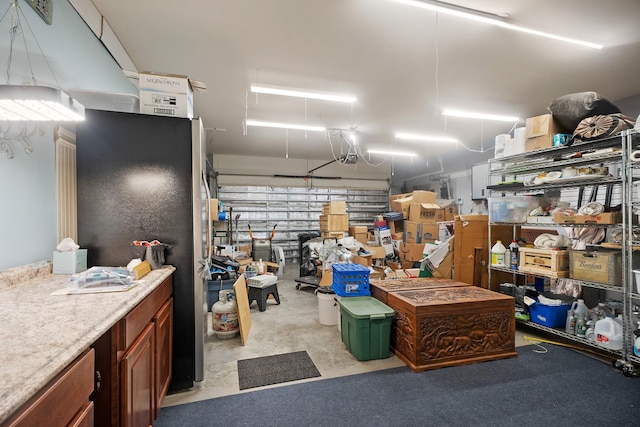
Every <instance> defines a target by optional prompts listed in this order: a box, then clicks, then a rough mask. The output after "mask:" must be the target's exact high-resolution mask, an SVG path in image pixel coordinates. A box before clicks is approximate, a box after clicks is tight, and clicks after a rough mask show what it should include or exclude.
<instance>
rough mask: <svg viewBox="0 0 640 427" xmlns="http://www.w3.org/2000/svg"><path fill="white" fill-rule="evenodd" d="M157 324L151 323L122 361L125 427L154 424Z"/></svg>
mask: <svg viewBox="0 0 640 427" xmlns="http://www.w3.org/2000/svg"><path fill="white" fill-rule="evenodd" d="M153 350H154V325H153V323H149V324H148V325H147V326H146V328H144V330H143V331H142V333H141V334H140V336H139V337H138V339H136V340H135V342H134V343H133V344H132V345H131V347H129V350H128V351H127V352H126V354H125V356H123V358H122V363H121V368H122V408H121V411H122V426H123V427H140V426H150V425H152V424H153V419H154V411H155V408H154V406H155V396H154V391H153V390H154V389H153V385H154V357H153V353H154V351H153Z"/></svg>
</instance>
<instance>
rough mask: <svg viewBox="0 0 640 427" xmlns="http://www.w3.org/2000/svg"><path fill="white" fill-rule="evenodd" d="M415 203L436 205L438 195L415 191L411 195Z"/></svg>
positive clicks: (431, 192)
mask: <svg viewBox="0 0 640 427" xmlns="http://www.w3.org/2000/svg"><path fill="white" fill-rule="evenodd" d="M411 195H412V197H413V203H436V202H437V199H438V197H437V196H438V195H437V194H436V193H434V192H433V191H423V190H415V191H414V192H413V193H411Z"/></svg>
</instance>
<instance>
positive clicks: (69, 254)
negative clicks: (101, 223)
mask: <svg viewBox="0 0 640 427" xmlns="http://www.w3.org/2000/svg"><path fill="white" fill-rule="evenodd" d="M86 269H87V250H86V249H78V250H77V251H54V252H53V274H74V273H79V272H81V271H85V270H86Z"/></svg>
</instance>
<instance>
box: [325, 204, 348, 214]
mask: <svg viewBox="0 0 640 427" xmlns="http://www.w3.org/2000/svg"><path fill="white" fill-rule="evenodd" d="M322 213H323V214H325V215H329V214H345V213H347V202H345V201H337V202H329V203H325V204H324V205H322Z"/></svg>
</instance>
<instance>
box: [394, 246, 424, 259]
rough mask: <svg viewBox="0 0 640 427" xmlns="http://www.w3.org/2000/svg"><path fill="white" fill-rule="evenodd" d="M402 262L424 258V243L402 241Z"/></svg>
mask: <svg viewBox="0 0 640 427" xmlns="http://www.w3.org/2000/svg"><path fill="white" fill-rule="evenodd" d="M398 252H399V254H398V255H399V256H400V262H405V261H412V262H415V261H420V260H421V259H422V258H423V256H424V255H423V252H424V243H406V242H402V243H400V249H399V251H398Z"/></svg>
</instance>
